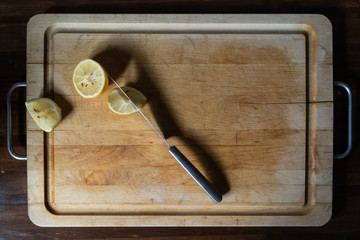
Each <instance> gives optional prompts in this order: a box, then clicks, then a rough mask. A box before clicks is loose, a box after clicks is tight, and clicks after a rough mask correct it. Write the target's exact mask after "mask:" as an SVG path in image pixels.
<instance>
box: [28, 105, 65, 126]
mask: <svg viewBox="0 0 360 240" xmlns="http://www.w3.org/2000/svg"><path fill="white" fill-rule="evenodd" d="M25 106H26V108H27V110H28V112H29V113H30V116H31V117H32V118H33V119H34V121H35V123H36V124H37V125H38V126H39V127H40V128H41V129H42V130H44V131H45V132H51V131H52V130H53V129H54V128H55V127H56V126H57V125H58V124H59V123H60V121H61V108H60V107H59V106H58V105H57V104H56V103H55V102H54V101H53V100H51V99H50V98H36V99H31V100H28V101H26V102H25Z"/></svg>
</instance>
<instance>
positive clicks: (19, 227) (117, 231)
mask: <svg viewBox="0 0 360 240" xmlns="http://www.w3.org/2000/svg"><path fill="white" fill-rule="evenodd" d="M45 12H50V13H51V12H53V13H67V12H73V13H78V12H80V13H84V12H93V13H109V12H110V13H113V12H132V13H137V12H146V13H147V12H149V13H153V12H171V13H172V12H175V13H176V12H182V13H186V12H195V13H202V12H211V13H224V12H225V13H234V12H235V13H244V12H247V13H255V12H273V13H278V12H287V13H288V12H290V13H299V12H300V13H322V14H325V15H326V16H327V17H328V18H329V19H330V20H331V22H332V24H333V28H334V33H337V34H334V67H335V68H334V77H335V80H346V81H347V82H348V83H350V84H351V86H352V87H353V88H354V92H355V99H356V93H357V87H358V84H357V81H356V77H358V76H359V54H360V53H359V42H358V40H357V39H358V35H359V34H358V31H357V29H358V27H359V19H358V12H359V4H358V3H357V2H356V1H347V2H342V1H313V2H302V3H296V2H292V1H286V2H282V1H277V2H273V3H268V2H262V1H260V2H256V3H255V2H251V1H248V2H242V3H237V2H235V1H225V2H221V3H220V2H216V1H212V2H206V3H205V2H203V1H198V2H192V1H177V2H170V1H155V2H152V3H151V4H150V3H147V2H139V1H137V2H129V1H121V2H119V1H117V2H116V3H115V2H112V1H105V2H104V3H102V4H99V3H97V2H92V1H83V2H80V3H76V4H73V3H70V2H69V3H68V2H67V1H62V2H61V3H56V2H55V1H54V2H52V1H47V2H46V3H37V2H34V3H28V2H22V1H17V2H16V3H12V2H10V1H2V2H1V16H0V17H1V31H0V34H1V36H2V38H1V45H0V46H1V54H2V56H3V57H2V58H1V60H2V65H3V67H2V71H3V73H2V75H1V86H2V87H1V98H2V100H1V102H2V103H4V102H5V96H6V91H7V89H8V88H9V86H10V85H11V84H12V83H15V82H18V81H24V79H25V76H26V71H25V53H26V41H25V39H26V23H27V21H28V20H29V18H30V17H31V16H33V15H34V14H36V13H45ZM190 44H191V43H190ZM129 74H135V73H129ZM344 78H345V79H344ZM189 91H191V89H189ZM254 97H256V96H254ZM254 97H253V98H252V99H249V101H254V100H256V99H254ZM15 99H19V100H20V99H24V91H19V93H16V94H15V96H14V100H15ZM15 102H16V101H15ZM15 102H14V107H15V109H16V110H15V114H14V124H15V129H14V133H15V135H16V136H17V138H16V139H15V149H16V150H17V151H18V152H20V153H25V149H24V137H23V136H24V126H23V124H22V122H23V120H24V114H19V113H23V112H24V108H23V106H21V104H20V105H18V104H17V103H15ZM355 105H356V102H355ZM17 107H18V109H19V110H17ZM16 113H18V114H16ZM5 116H6V114H5V106H4V105H3V104H2V105H1V119H2V120H3V121H2V122H5ZM355 118H356V119H358V116H357V115H356V116H355ZM335 120H336V118H335ZM355 129H356V128H355ZM244 131H247V130H244ZM271 131H272V132H271ZM276 131H278V130H276V129H273V130H269V132H268V133H267V134H265V135H264V134H262V133H261V132H256V131H255V132H254V131H252V132H251V135H250V136H252V137H253V138H251V137H250V138H241V137H239V136H243V134H242V133H239V134H236V136H233V135H232V134H231V133H229V134H228V135H226V136H223V137H224V139H217V137H213V138H212V139H211V141H212V143H211V144H217V143H218V141H220V142H221V141H233V140H232V139H233V138H234V137H235V138H236V139H237V141H238V142H239V143H240V144H243V145H247V144H249V141H251V139H258V138H259V135H261V136H262V137H263V138H264V139H263V141H265V142H266V141H268V140H266V138H267V136H268V137H270V136H273V134H276V133H277V134H280V135H281V136H283V137H281V138H280V139H281V141H280V140H279V141H280V142H288V141H287V138H289V137H290V136H291V135H292V134H291V133H288V134H285V133H282V132H279V131H278V132H276ZM1 133H2V137H1V139H2V140H1V151H2V152H3V153H4V154H3V155H2V157H1V174H0V176H1V181H0V190H1V204H2V205H1V208H0V209H1V228H0V237H1V238H3V239H33V238H34V239H54V238H59V239H69V238H81V239H102V238H113V239H114V238H123V239H126V238H148V239H158V238H167V239H168V238H170V239H188V238H189V239H205V238H206V239H282V238H289V237H291V238H294V239H303V238H313V239H325V238H326V239H356V238H357V237H358V236H359V232H358V227H357V225H358V224H357V223H358V222H359V208H358V207H357V202H358V195H359V194H358V186H359V181H358V174H359V163H358V161H357V158H358V157H357V156H358V149H357V147H356V146H357V145H356V143H357V139H358V135H357V134H356V132H355V148H354V150H353V153H352V155H351V156H350V157H349V158H347V159H345V160H342V161H335V162H334V196H333V198H334V209H333V217H332V219H331V220H330V222H329V223H328V224H327V225H325V226H324V227H321V228H285V229H279V228H254V229H253V228H96V229H89V228H86V229H83V228H76V229H74V228H61V229H59V228H45V229H44V228H38V227H36V226H34V225H33V224H32V223H31V222H30V220H29V219H28V217H27V192H26V163H24V162H19V161H15V160H14V159H12V158H11V157H10V155H9V154H8V153H7V151H6V147H5V138H6V137H5V135H6V132H5V126H4V125H2V127H1ZM128 133H129V135H132V133H131V132H128ZM245 133H246V132H245ZM77 136H78V135H77V134H76V132H74V135H73V141H77V140H76V137H77ZM299 136H300V135H299ZM197 137H198V138H199V139H200V140H201V139H202V138H203V137H204V136H203V135H202V134H201V135H198V136H197ZM301 139H302V138H299V139H297V140H296V139H295V140H294V141H300V142H299V143H300V144H301ZM113 140H114V141H116V140H118V139H113ZM59 141H63V140H61V139H59ZM111 141H112V140H111ZM211 141H210V142H211ZM251 144H254V143H253V142H252V143H251ZM257 144H259V147H260V148H262V149H263V151H266V152H267V151H269V150H268V149H266V147H262V145H263V144H261V142H260V143H257ZM249 151H251V150H249ZM249 161H250V159H249ZM249 165H251V164H249ZM249 165H248V166H249ZM268 167H271V165H269V166H268ZM284 168H287V167H286V166H284ZM90 180H91V179H90Z"/></svg>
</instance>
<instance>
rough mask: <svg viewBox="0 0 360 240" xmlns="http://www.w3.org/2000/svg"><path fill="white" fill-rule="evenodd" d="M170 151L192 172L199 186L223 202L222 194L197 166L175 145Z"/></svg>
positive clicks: (217, 200)
mask: <svg viewBox="0 0 360 240" xmlns="http://www.w3.org/2000/svg"><path fill="white" fill-rule="evenodd" d="M169 152H170V153H171V155H173V157H174V158H175V159H176V160H177V161H178V162H179V163H180V165H181V166H182V167H183V168H184V169H185V170H186V171H187V172H188V173H189V174H190V176H191V177H192V178H193V179H194V180H195V181H196V182H197V184H199V186H200V187H201V188H202V189H203V190H204V191H205V192H206V193H207V195H209V197H210V198H211V199H212V200H213V201H214V202H217V203H218V202H221V200H222V196H221V194H220V193H219V192H218V190H216V188H215V187H214V186H213V185H212V184H211V183H210V182H209V181H208V180H207V179H206V178H205V177H204V175H202V174H201V172H199V170H197V168H196V167H195V166H194V165H193V164H192V163H191V162H190V161H189V160H188V159H187V158H186V157H185V156H184V154H182V153H181V152H180V151H179V149H177V148H176V147H175V146H172V147H170V149H169Z"/></svg>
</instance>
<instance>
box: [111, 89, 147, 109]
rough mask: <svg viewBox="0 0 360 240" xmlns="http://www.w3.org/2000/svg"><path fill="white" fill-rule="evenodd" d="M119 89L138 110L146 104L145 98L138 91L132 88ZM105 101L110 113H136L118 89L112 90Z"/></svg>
mask: <svg viewBox="0 0 360 240" xmlns="http://www.w3.org/2000/svg"><path fill="white" fill-rule="evenodd" d="M121 89H122V90H123V91H124V92H125V93H126V95H128V96H129V98H130V99H131V101H133V103H134V104H135V105H136V106H137V107H138V108H142V106H144V104H145V103H146V101H147V99H146V97H145V96H144V94H142V93H141V92H140V91H139V90H137V89H135V88H132V87H122V88H121ZM107 101H108V105H109V108H110V109H111V111H113V112H115V113H117V114H131V113H133V112H136V111H137V110H136V109H135V108H134V106H133V105H132V104H131V102H130V101H129V100H128V99H127V98H126V96H125V95H124V94H123V93H122V92H121V91H120V89H118V88H114V89H113V90H112V91H111V92H110V93H109V95H108V99H107Z"/></svg>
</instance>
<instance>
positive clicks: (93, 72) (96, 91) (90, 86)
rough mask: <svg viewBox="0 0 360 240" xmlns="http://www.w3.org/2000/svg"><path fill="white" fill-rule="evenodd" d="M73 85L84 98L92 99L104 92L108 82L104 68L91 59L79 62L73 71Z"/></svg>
mask: <svg viewBox="0 0 360 240" xmlns="http://www.w3.org/2000/svg"><path fill="white" fill-rule="evenodd" d="M73 83H74V86H75V89H76V91H77V92H78V93H79V94H80V95H81V96H82V97H84V98H94V97H97V96H99V95H101V94H102V93H104V92H105V90H106V88H107V86H108V84H109V80H108V77H107V75H106V72H105V70H104V68H103V67H102V66H101V65H100V64H99V63H97V62H95V61H94V60H91V59H85V60H84V61H81V62H80V63H79V64H78V65H77V66H76V67H75V70H74V74H73Z"/></svg>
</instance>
